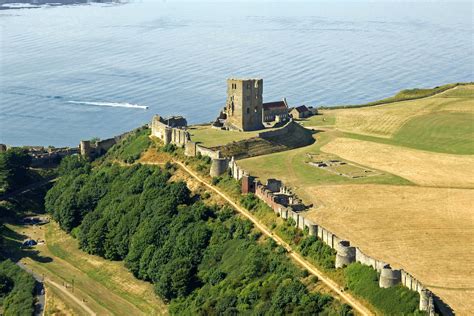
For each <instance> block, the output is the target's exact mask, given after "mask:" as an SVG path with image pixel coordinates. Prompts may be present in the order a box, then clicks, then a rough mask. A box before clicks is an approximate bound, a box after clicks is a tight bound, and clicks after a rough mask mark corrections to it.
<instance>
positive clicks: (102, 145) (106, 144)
mask: <svg viewBox="0 0 474 316" xmlns="http://www.w3.org/2000/svg"><path fill="white" fill-rule="evenodd" d="M144 128H148V126H147V125H144V126H141V127H138V128H135V129H133V130H131V131H128V132H125V133H122V134H120V135H117V136H114V137H112V138H107V139H103V140H100V141H98V142H96V143H94V144H93V143H91V141H89V140H81V141H80V143H79V149H78V152H79V153H80V154H81V156H82V157H85V158H87V159H93V158H96V157H99V156H101V155H103V154H105V153H106V152H107V151H108V150H109V149H110V148H112V146H114V145H115V144H117V143H118V142H120V141H121V140H123V139H125V138H127V137H128V136H129V135H131V134H133V133H136V132H139V131H141V130H143V129H144Z"/></svg>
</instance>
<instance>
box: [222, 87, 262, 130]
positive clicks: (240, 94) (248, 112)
mask: <svg viewBox="0 0 474 316" xmlns="http://www.w3.org/2000/svg"><path fill="white" fill-rule="evenodd" d="M262 93H263V80H262V79H227V101H226V106H225V113H226V116H227V117H226V122H225V126H226V127H228V128H230V129H237V130H240V131H254V130H259V129H263V124H262V108H263V107H262Z"/></svg>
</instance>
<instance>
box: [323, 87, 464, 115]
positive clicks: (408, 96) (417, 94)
mask: <svg viewBox="0 0 474 316" xmlns="http://www.w3.org/2000/svg"><path fill="white" fill-rule="evenodd" d="M468 84H472V82H470V83H464V82H459V83H448V84H445V85H442V86H438V87H434V88H425V89H420V88H415V89H405V90H402V91H400V92H398V93H397V94H396V95H394V96H391V97H388V98H385V99H382V100H377V101H373V102H369V103H364V104H358V105H341V106H336V107H332V108H333V109H335V108H361V107H369V106H375V105H380V104H388V103H394V102H400V101H408V100H416V99H422V98H427V97H431V96H434V95H436V94H439V93H442V92H444V91H447V90H449V89H452V88H455V87H457V86H463V85H468Z"/></svg>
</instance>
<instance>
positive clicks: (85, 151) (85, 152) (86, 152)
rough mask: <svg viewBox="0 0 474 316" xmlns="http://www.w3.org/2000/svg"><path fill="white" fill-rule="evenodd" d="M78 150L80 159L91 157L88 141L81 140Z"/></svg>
mask: <svg viewBox="0 0 474 316" xmlns="http://www.w3.org/2000/svg"><path fill="white" fill-rule="evenodd" d="M79 150H80V152H81V156H82V157H86V158H89V157H90V155H91V142H90V141H89V140H81V143H80V144H79Z"/></svg>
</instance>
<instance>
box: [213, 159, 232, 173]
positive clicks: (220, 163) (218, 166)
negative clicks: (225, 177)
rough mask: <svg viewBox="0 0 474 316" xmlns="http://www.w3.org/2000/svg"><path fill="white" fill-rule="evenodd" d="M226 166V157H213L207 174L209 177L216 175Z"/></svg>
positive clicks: (222, 171)
mask: <svg viewBox="0 0 474 316" xmlns="http://www.w3.org/2000/svg"><path fill="white" fill-rule="evenodd" d="M227 166H228V161H227V159H226V158H213V159H212V162H211V170H210V172H209V174H210V175H211V177H218V176H220V175H221V174H224V173H225V172H226V170H227Z"/></svg>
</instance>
